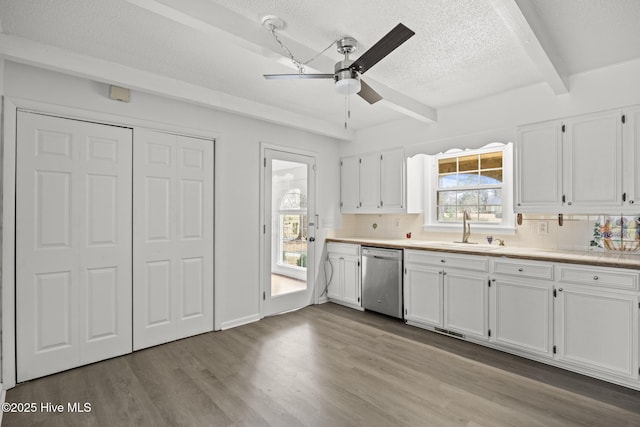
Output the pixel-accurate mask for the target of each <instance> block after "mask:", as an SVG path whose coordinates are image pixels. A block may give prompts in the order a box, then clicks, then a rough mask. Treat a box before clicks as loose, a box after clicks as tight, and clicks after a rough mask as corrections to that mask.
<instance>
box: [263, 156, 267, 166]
mask: <svg viewBox="0 0 640 427" xmlns="http://www.w3.org/2000/svg"><path fill="white" fill-rule="evenodd" d="M264 167H265V168H266V167H267V158H266V157H265V158H264Z"/></svg>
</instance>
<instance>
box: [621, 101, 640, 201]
mask: <svg viewBox="0 0 640 427" xmlns="http://www.w3.org/2000/svg"><path fill="white" fill-rule="evenodd" d="M625 122H626V123H625V125H624V135H623V141H624V147H623V148H622V150H623V154H624V162H625V164H624V177H623V180H622V183H623V186H624V187H623V193H626V194H625V197H624V199H625V201H624V203H625V204H626V205H627V206H629V207H633V206H634V205H635V203H636V201H637V202H638V203H640V107H636V108H633V109H630V110H628V111H626V112H625Z"/></svg>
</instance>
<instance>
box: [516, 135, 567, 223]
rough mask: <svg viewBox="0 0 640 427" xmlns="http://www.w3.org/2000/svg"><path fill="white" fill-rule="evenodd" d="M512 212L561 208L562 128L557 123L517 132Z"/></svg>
mask: <svg viewBox="0 0 640 427" xmlns="http://www.w3.org/2000/svg"><path fill="white" fill-rule="evenodd" d="M516 193H517V194H516V209H515V210H516V211H517V212H523V211H526V212H530V211H531V210H532V209H533V210H536V209H538V210H544V209H545V208H547V209H548V208H560V207H561V206H562V125H561V123H560V122H552V123H545V124H541V125H532V126H526V127H522V128H520V129H518V140H517V143H516Z"/></svg>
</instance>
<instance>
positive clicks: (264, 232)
mask: <svg viewBox="0 0 640 427" xmlns="http://www.w3.org/2000/svg"><path fill="white" fill-rule="evenodd" d="M262 234H267V224H262Z"/></svg>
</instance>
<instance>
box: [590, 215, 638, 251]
mask: <svg viewBox="0 0 640 427" xmlns="http://www.w3.org/2000/svg"><path fill="white" fill-rule="evenodd" d="M639 223H640V216H622V215H616V216H613V215H600V216H598V217H596V218H595V220H594V223H593V235H592V239H591V241H590V242H589V245H590V249H591V250H603V251H621V252H632V253H640V226H639Z"/></svg>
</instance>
